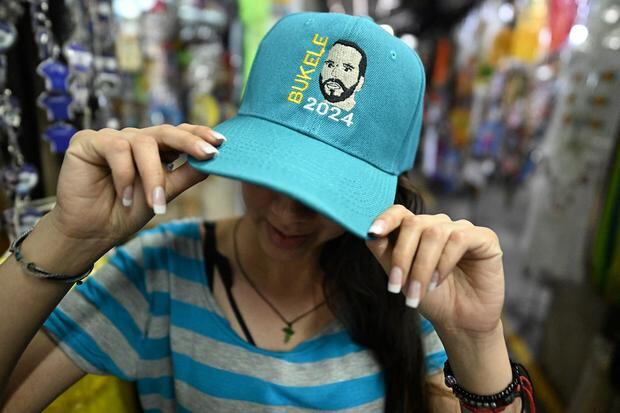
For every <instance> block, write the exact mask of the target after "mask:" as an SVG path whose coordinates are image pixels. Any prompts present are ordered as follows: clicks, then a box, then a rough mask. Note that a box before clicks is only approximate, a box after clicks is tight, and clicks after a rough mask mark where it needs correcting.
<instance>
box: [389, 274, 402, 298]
mask: <svg viewBox="0 0 620 413" xmlns="http://www.w3.org/2000/svg"><path fill="white" fill-rule="evenodd" d="M402 285H403V270H401V269H400V268H399V267H394V268H392V271H390V278H389V279H388V287H387V289H388V291H389V292H391V293H394V294H398V293H399V292H400V290H401V288H402Z"/></svg>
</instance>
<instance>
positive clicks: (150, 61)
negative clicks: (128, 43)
mask: <svg viewBox="0 0 620 413" xmlns="http://www.w3.org/2000/svg"><path fill="white" fill-rule="evenodd" d="M176 19H177V14H176V9H175V7H174V6H173V5H169V4H166V3H165V2H164V1H163V0H157V1H156V2H155V5H154V6H153V8H152V9H151V10H149V11H148V13H145V14H144V15H143V16H142V20H143V25H144V26H143V31H142V36H143V47H144V52H145V71H146V74H145V75H146V83H147V85H148V90H149V98H148V109H147V110H148V122H149V123H150V124H152V125H159V124H162V123H170V124H173V125H178V124H179V123H181V122H183V120H184V119H185V114H184V113H183V111H182V108H181V102H180V100H179V96H178V95H177V94H176V93H175V90H179V89H180V88H181V84H180V83H179V77H180V73H179V67H178V64H177V60H176V58H175V55H176V53H177V51H178V50H177V44H176V43H175V42H174V40H175V36H176V31H175V29H176V23H177V20H176Z"/></svg>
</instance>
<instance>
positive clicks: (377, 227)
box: [368, 220, 385, 235]
mask: <svg viewBox="0 0 620 413" xmlns="http://www.w3.org/2000/svg"><path fill="white" fill-rule="evenodd" d="M384 229H385V222H383V221H382V220H378V221H375V222H374V223H373V224H372V225H371V226H370V228H369V229H368V232H371V233H373V234H375V235H381V234H382V233H383V230H384Z"/></svg>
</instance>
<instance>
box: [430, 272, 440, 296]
mask: <svg viewBox="0 0 620 413" xmlns="http://www.w3.org/2000/svg"><path fill="white" fill-rule="evenodd" d="M438 280H439V272H438V271H437V270H435V271H434V272H433V275H432V276H431V282H430V284H429V285H428V292H429V293H430V292H431V291H433V290H434V289H435V287H437V281H438Z"/></svg>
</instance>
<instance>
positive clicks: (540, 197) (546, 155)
mask: <svg viewBox="0 0 620 413" xmlns="http://www.w3.org/2000/svg"><path fill="white" fill-rule="evenodd" d="M615 8H617V5H616V4H614V2H613V1H611V0H602V1H601V2H599V3H597V4H596V5H595V6H593V7H592V8H591V10H590V14H589V16H587V21H584V22H583V23H585V24H583V23H582V24H578V25H576V26H574V29H575V28H577V29H575V31H576V32H583V33H589V34H587V35H586V36H582V35H580V36H579V37H576V36H573V40H572V41H573V44H572V47H571V48H570V49H568V50H566V53H565V54H564V55H563V57H562V68H561V75H560V77H561V79H560V84H561V85H563V86H562V88H561V89H560V90H558V97H557V101H558V104H557V106H556V109H555V112H554V113H553V116H552V120H551V123H550V126H549V129H548V131H547V133H546V138H545V144H544V146H543V148H542V150H541V158H542V160H541V161H540V164H539V165H540V167H539V168H538V169H537V172H536V174H535V177H534V179H533V180H532V185H531V186H530V199H532V204H531V205H530V212H529V214H528V222H527V227H526V233H525V237H524V240H523V242H524V244H525V246H526V250H527V251H528V252H529V255H528V257H529V259H528V266H529V270H530V271H531V273H533V274H539V275H546V276H547V277H549V278H557V279H563V280H572V281H581V280H582V279H583V274H584V272H585V269H586V265H585V254H584V253H585V252H586V251H588V248H587V247H586V242H587V238H586V234H587V233H588V228H589V223H590V219H589V217H590V214H591V213H592V211H593V206H594V199H596V194H597V193H599V192H600V191H601V187H602V182H603V178H604V174H605V171H606V170H607V165H609V164H610V162H611V159H610V155H611V154H613V148H614V146H615V142H614V140H615V139H616V138H617V136H618V128H619V126H620V125H619V121H620V118H618V111H617V108H618V107H620V54H619V53H618V48H620V35H619V34H618V31H619V30H620V22H619V21H618V19H616V20H615V21H613V22H612V21H606V20H605V18H606V16H607V15H608V14H609V12H608V11H609V10H610V9H611V10H615ZM610 39H615V40H613V41H610Z"/></svg>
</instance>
